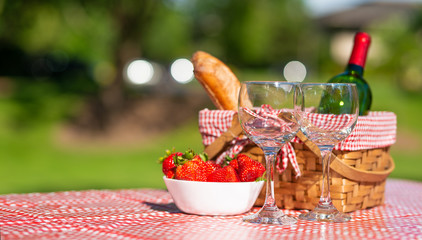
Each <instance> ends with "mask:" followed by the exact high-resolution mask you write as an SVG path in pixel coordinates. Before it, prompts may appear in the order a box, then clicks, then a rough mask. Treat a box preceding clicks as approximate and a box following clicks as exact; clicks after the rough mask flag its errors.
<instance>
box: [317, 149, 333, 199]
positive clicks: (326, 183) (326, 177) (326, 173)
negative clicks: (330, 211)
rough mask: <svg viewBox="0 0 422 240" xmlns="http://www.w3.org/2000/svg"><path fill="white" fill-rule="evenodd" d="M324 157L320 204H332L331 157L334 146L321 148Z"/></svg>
mask: <svg viewBox="0 0 422 240" xmlns="http://www.w3.org/2000/svg"><path fill="white" fill-rule="evenodd" d="M320 150H321V157H322V186H321V197H320V199H319V205H320V206H327V207H328V206H330V205H332V203H331V196H330V158H331V150H332V148H321V149H320Z"/></svg>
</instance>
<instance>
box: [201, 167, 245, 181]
mask: <svg viewBox="0 0 422 240" xmlns="http://www.w3.org/2000/svg"><path fill="white" fill-rule="evenodd" d="M207 182H240V180H239V176H238V175H237V173H236V170H235V169H234V168H233V167H232V166H230V165H227V166H225V167H223V168H220V169H217V170H215V171H214V172H213V173H211V174H210V175H209V176H208V178H207Z"/></svg>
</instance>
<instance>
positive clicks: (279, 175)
mask: <svg viewBox="0 0 422 240" xmlns="http://www.w3.org/2000/svg"><path fill="white" fill-rule="evenodd" d="M199 130H200V132H201V135H202V138H203V143H204V145H205V152H207V153H208V154H209V155H210V157H211V158H214V159H222V158H223V157H224V156H225V155H228V154H233V153H238V152H242V153H246V154H248V155H250V156H251V157H252V158H254V159H257V160H259V161H261V162H263V163H264V156H263V153H262V151H261V150H260V148H259V147H257V146H256V145H254V144H253V143H251V142H250V141H249V142H247V141H248V140H247V139H246V138H245V137H244V136H243V137H242V129H241V127H240V124H239V122H238V120H237V115H236V113H235V112H234V111H223V110H208V109H205V110H202V111H200V114H199ZM395 134H396V116H395V114H394V113H390V112H372V113H370V115H369V116H363V117H359V119H358V123H357V125H356V127H355V130H354V131H353V132H352V134H350V135H349V137H348V138H347V139H346V140H349V141H345V142H348V143H343V142H342V143H341V144H339V145H337V146H336V147H335V149H334V150H333V154H332V156H331V160H332V162H331V164H330V173H331V183H330V192H331V198H332V201H333V204H334V205H335V206H336V208H337V209H338V210H340V211H343V212H352V211H355V210H361V209H366V208H369V207H374V206H378V205H381V204H383V203H384V191H385V182H386V178H387V177H388V175H389V174H390V173H391V172H392V171H393V169H394V167H395V165H394V162H393V159H392V158H391V156H390V154H389V148H390V146H391V145H392V144H393V143H394V142H395ZM290 144H291V145H290V146H291V147H292V148H293V149H294V153H295V162H294V163H295V164H292V163H291V162H289V163H288V164H287V167H286V168H285V169H283V171H282V172H279V171H276V172H275V176H274V187H275V190H274V191H275V197H276V201H277V205H278V207H280V208H283V209H313V208H314V207H315V206H316V204H317V203H318V201H319V197H320V194H321V190H320V189H321V179H322V164H321V157H320V156H321V155H320V152H319V150H318V147H317V146H316V145H314V144H313V143H312V142H310V141H309V140H307V139H306V137H305V136H304V135H303V134H302V133H301V132H299V133H298V135H297V136H296V138H295V139H294V140H293V141H292V142H291V143H290ZM239 146H241V147H239ZM280 164H281V163H280ZM293 165H294V166H296V168H294V166H293ZM297 168H299V169H300V173H301V176H299V177H298V176H297V175H298V173H297V170H296V169H297ZM264 200H265V189H263V190H262V192H261V194H260V196H259V198H258V200H257V201H256V203H255V204H256V205H258V206H261V205H262V204H263V203H264Z"/></svg>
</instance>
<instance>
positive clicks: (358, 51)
mask: <svg viewBox="0 0 422 240" xmlns="http://www.w3.org/2000/svg"><path fill="white" fill-rule="evenodd" d="M370 44H371V37H370V36H369V34H367V33H364V32H358V33H356V35H355V41H354V45H353V50H352V54H351V55H350V59H349V65H351V64H354V65H358V66H360V67H362V68H364V67H365V62H366V55H367V54H368V49H369V45H370Z"/></svg>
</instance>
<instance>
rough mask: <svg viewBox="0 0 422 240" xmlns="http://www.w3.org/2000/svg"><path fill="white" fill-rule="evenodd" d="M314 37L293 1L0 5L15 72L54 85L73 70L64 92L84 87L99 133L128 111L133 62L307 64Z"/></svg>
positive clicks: (51, 0) (75, 0) (9, 0)
mask: <svg viewBox="0 0 422 240" xmlns="http://www.w3.org/2000/svg"><path fill="white" fill-rule="evenodd" d="M316 32H317V31H316V30H315V28H314V26H313V24H312V22H311V19H310V18H309V17H308V16H307V14H306V12H305V11H304V7H303V3H302V1H296V0H282V1H280V0H263V1H259V2H256V1H252V0H227V1H214V0H141V1H137V0H119V1H118V0H91V1H83V0H45V1H38V0H26V1H16V0H2V1H0V36H1V37H0V41H2V42H7V43H14V45H16V47H17V49H20V50H21V52H23V53H24V54H23V55H22V56H23V57H22V58H20V60H18V61H21V62H22V61H23V62H25V64H26V65H25V66H24V67H21V68H22V69H21V71H20V72H21V73H23V72H25V71H27V72H26V73H25V74H26V76H29V77H30V78H37V79H39V78H42V79H52V80H53V82H55V83H56V84H57V83H58V81H57V79H58V77H57V74H56V72H63V73H66V71H68V70H69V66H78V67H77V68H74V70H75V71H74V72H77V73H78V74H76V75H75V74H74V75H69V74H68V72H67V73H66V74H67V76H68V79H72V80H71V81H70V82H71V83H72V84H73V85H72V84H67V85H64V86H65V87H64V88H67V89H69V88H70V89H74V90H75V91H77V90H76V89H77V88H79V87H81V88H82V89H83V88H86V89H89V91H83V94H86V93H89V94H93V97H91V98H90V99H91V100H90V101H89V104H88V107H87V109H86V111H85V116H83V117H81V119H83V122H84V124H86V125H87V126H88V127H96V128H98V129H100V130H101V129H106V128H107V127H108V125H109V124H110V123H112V122H113V119H115V118H116V117H118V116H119V114H120V113H121V112H122V111H124V110H125V106H127V104H126V102H127V101H128V94H127V93H128V92H127V90H128V89H127V87H126V85H125V82H124V69H125V66H126V64H127V63H128V62H130V61H131V60H133V59H135V58H147V59H150V60H152V61H158V62H160V63H164V64H167V63H169V62H171V61H173V60H174V59H175V58H178V57H190V56H191V55H192V53H193V52H194V51H196V50H205V51H208V52H210V53H211V54H213V55H216V56H217V57H220V58H222V59H223V61H226V62H228V63H230V64H234V65H236V66H239V67H253V68H268V66H271V65H279V66H284V64H285V63H286V62H288V61H290V60H301V61H303V62H305V63H306V61H312V56H314V55H315V51H317V50H318V48H317V43H318V41H315V40H316V39H318V34H317V33H316ZM309 39H313V41H309ZM25 54H26V55H25ZM25 56H35V57H29V58H26V57H25ZM22 59H23V60H22ZM28 59H29V60H28ZM3 60H4V59H3ZM8 60H9V59H8ZM8 60H4V61H5V65H6V66H7V65H11V64H10V63H9V64H7V61H8ZM72 62H77V63H79V65H78V64H76V65H75V64H71V63H72ZM28 69H30V70H28ZM72 71H73V70H72ZM17 72H19V70H17ZM81 72H83V74H80V73H81ZM0 74H1V73H0ZM66 74H64V75H66ZM69 76H70V77H69ZM76 79H79V80H76ZM94 80H95V82H94ZM75 83H78V84H75ZM93 84H94V85H96V87H92V85H93ZM72 86H73V87H72ZM84 86H89V87H84ZM22 92H25V91H22ZM33 96H35V95H33ZM21 99H25V98H21Z"/></svg>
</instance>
